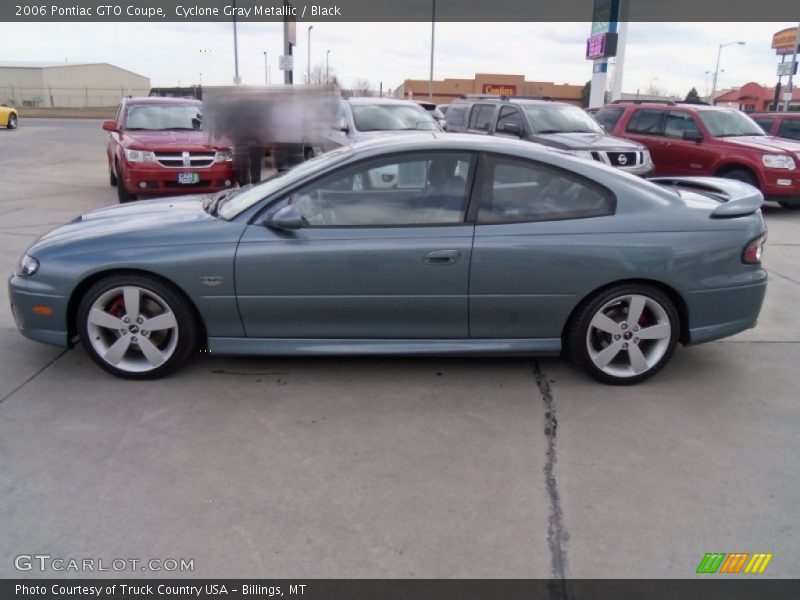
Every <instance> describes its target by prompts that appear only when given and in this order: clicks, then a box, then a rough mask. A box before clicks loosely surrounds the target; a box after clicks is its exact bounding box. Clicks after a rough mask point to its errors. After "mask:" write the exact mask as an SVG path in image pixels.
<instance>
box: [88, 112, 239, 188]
mask: <svg viewBox="0 0 800 600" xmlns="http://www.w3.org/2000/svg"><path fill="white" fill-rule="evenodd" d="M202 124H203V105H202V103H201V102H200V101H199V100H194V99H188V98H125V99H124V100H123V101H122V103H121V104H120V105H119V107H118V108H117V114H116V116H115V117H114V120H113V121H104V122H103V129H105V130H106V131H108V132H109V136H108V145H107V148H106V153H107V155H108V172H109V178H110V181H111V185H112V186H116V188H117V196H118V197H119V201H120V202H130V201H131V200H135V199H136V196H137V195H153V194H185V193H196V192H213V191H216V190H220V189H223V188H226V187H230V186H231V185H233V182H234V181H235V180H236V178H235V177H234V171H233V160H232V153H231V150H230V149H229V148H227V147H225V146H219V145H216V144H212V143H209V141H208V136H207V135H206V133H205V132H203V131H202Z"/></svg>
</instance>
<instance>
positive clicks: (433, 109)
mask: <svg viewBox="0 0 800 600" xmlns="http://www.w3.org/2000/svg"><path fill="white" fill-rule="evenodd" d="M417 104H419V105H420V106H421V107H422V108H424V109H425V110H427V111H428V112H429V113H430V115H431V116H432V117H433V118H434V120H435V121H436V122H437V123H439V125H441V124H442V123H444V113H443V112H442V111H441V110H439V107H438V106H436V104H434V103H433V102H422V101H421V100H417Z"/></svg>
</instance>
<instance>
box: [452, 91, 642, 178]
mask: <svg viewBox="0 0 800 600" xmlns="http://www.w3.org/2000/svg"><path fill="white" fill-rule="evenodd" d="M447 117H448V118H447V131H448V132H455V133H477V134H483V135H495V136H508V137H512V138H518V139H523V140H527V141H530V142H537V143H539V144H544V145H545V146H550V147H552V148H558V149H560V150H565V151H567V152H571V153H572V154H575V155H576V156H580V157H582V158H585V159H588V160H595V161H598V162H602V163H605V164H607V165H610V166H612V167H616V168H619V169H622V170H623V171H627V172H628V173H632V174H634V175H640V176H642V177H646V176H648V175H650V174H651V173H652V172H653V163H652V161H651V160H650V154H649V153H648V151H647V148H645V147H644V146H643V145H641V144H636V143H632V142H630V141H628V140H625V139H622V138H619V137H612V136H610V135H608V134H607V133H606V132H605V131H603V129H602V127H600V126H599V125H598V124H597V123H596V122H595V121H594V119H592V118H591V117H590V116H589V115H587V114H586V113H585V112H584V111H583V110H582V109H580V108H578V107H577V106H574V105H572V104H566V103H563V102H550V101H545V100H529V99H522V98H514V97H513V96H502V97H497V98H489V97H485V96H483V97H480V96H479V97H474V98H470V97H467V98H463V99H459V100H456V101H455V102H453V103H452V104H451V105H450V109H449V110H448V111H447Z"/></svg>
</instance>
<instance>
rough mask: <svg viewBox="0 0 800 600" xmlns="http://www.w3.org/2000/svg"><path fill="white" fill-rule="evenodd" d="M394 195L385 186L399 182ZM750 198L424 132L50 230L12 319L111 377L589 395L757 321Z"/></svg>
mask: <svg viewBox="0 0 800 600" xmlns="http://www.w3.org/2000/svg"><path fill="white" fill-rule="evenodd" d="M387 181H389V182H391V185H387V183H386V182H387ZM761 204H762V197H761V195H760V193H759V192H758V191H757V190H756V189H755V188H753V187H751V186H748V185H747V184H744V183H741V182H737V181H732V180H719V179H713V178H676V179H661V180H657V182H655V183H654V182H650V181H645V180H641V179H638V178H636V177H633V176H630V175H627V174H625V173H620V172H619V171H618V170H616V169H612V168H609V167H605V166H603V165H600V164H598V163H597V162H593V161H588V160H583V159H580V158H575V157H573V156H571V155H568V154H565V153H562V152H560V151H557V150H552V149H547V148H544V147H542V146H538V145H536V144H530V143H526V142H518V141H514V140H507V139H499V138H495V137H481V136H473V135H457V134H450V135H444V134H440V133H437V134H420V135H411V136H408V137H402V138H396V139H386V138H385V139H380V140H375V141H371V142H365V143H363V144H357V145H355V146H354V147H344V148H341V149H338V150H335V151H333V152H330V153H328V154H325V155H323V156H320V157H318V158H315V159H313V160H311V161H309V162H306V163H304V164H302V165H300V166H298V167H296V168H294V169H292V170H291V171H288V172H286V173H283V174H281V175H279V176H277V177H274V178H273V179H271V180H268V181H266V182H264V183H262V184H260V185H257V186H254V187H248V188H240V189H236V190H228V191H225V192H221V193H219V194H217V195H216V196H207V197H202V196H187V197H181V198H171V199H164V200H153V201H147V202H140V203H136V204H133V205H125V206H115V207H112V208H106V209H101V210H97V211H94V212H90V213H88V214H85V215H83V216H81V217H78V218H76V219H75V220H74V221H72V222H70V223H68V224H66V225H64V226H62V227H59V228H57V229H55V230H53V231H51V232H50V233H48V234H46V235H45V236H43V237H42V238H41V239H39V240H38V241H37V242H36V243H35V244H33V245H32V246H31V247H30V249H29V250H28V251H27V252H26V253H25V255H24V256H23V257H22V259H21V260H20V263H19V265H18V266H17V269H16V271H15V273H14V275H13V276H12V277H11V280H10V284H9V285H10V297H11V302H12V307H13V312H14V315H15V318H16V321H17V325H18V326H19V329H20V330H21V331H22V333H23V334H24V335H26V336H28V337H29V338H32V339H34V340H38V341H41V342H46V343H49V344H55V345H59V346H70V345H72V344H74V343H75V342H76V341H77V340H78V339H80V341H81V342H82V344H83V346H84V347H85V349H86V351H87V352H88V353H89V355H90V356H91V357H92V359H93V360H94V361H95V362H96V363H97V364H98V365H100V366H101V367H102V368H104V369H105V370H107V371H109V372H110V373H113V374H114V375H118V376H121V377H127V378H133V379H143V378H154V377H158V376H162V375H165V374H167V373H170V372H172V371H175V370H176V369H177V368H178V367H180V366H181V365H182V364H183V363H184V362H185V361H186V360H187V359H188V358H189V357H190V355H191V354H192V353H193V352H196V351H197V350H198V349H200V348H208V349H210V350H211V351H212V352H213V354H250V355H317V354H320V355H321V354H449V355H459V354H489V353H492V354H507V355H512V354H528V355H540V356H542V355H545V356H546V355H556V354H558V353H560V352H561V351H562V350H565V351H566V352H567V353H568V354H569V355H570V356H571V357H572V358H573V359H574V360H575V361H576V362H577V364H578V365H580V366H581V367H582V368H583V369H585V370H586V371H587V372H588V373H589V374H591V375H592V376H593V377H595V378H596V379H598V380H600V381H602V382H605V383H612V384H631V383H636V382H639V381H642V380H644V379H646V378H648V377H650V376H651V375H653V374H654V373H656V372H657V371H658V370H659V369H660V368H661V367H663V366H664V364H665V363H666V362H667V361H668V360H669V358H670V356H671V355H672V352H673V350H674V348H675V346H676V344H677V342H679V341H680V342H682V343H684V344H694V343H699V342H706V341H709V340H714V339H718V338H721V337H724V336H729V335H732V334H734V333H737V332H739V331H742V330H745V329H747V328H750V327H753V326H754V325H755V323H756V318H757V316H758V313H759V310H760V308H761V303H762V301H763V298H764V294H765V291H766V280H767V275H766V272H765V271H764V269H763V268H762V266H761V253H762V248H763V244H764V241H765V237H766V228H765V225H764V221H763V218H762V216H761V211H760V206H761Z"/></svg>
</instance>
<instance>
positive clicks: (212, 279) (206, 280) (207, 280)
mask: <svg viewBox="0 0 800 600" xmlns="http://www.w3.org/2000/svg"><path fill="white" fill-rule="evenodd" d="M223 281H225V280H224V279H223V278H222V277H220V276H219V275H205V276H203V277H201V278H200V283H202V284H203V285H207V286H208V287H214V286H215V285H219V284H220V283H222V282H223Z"/></svg>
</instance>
